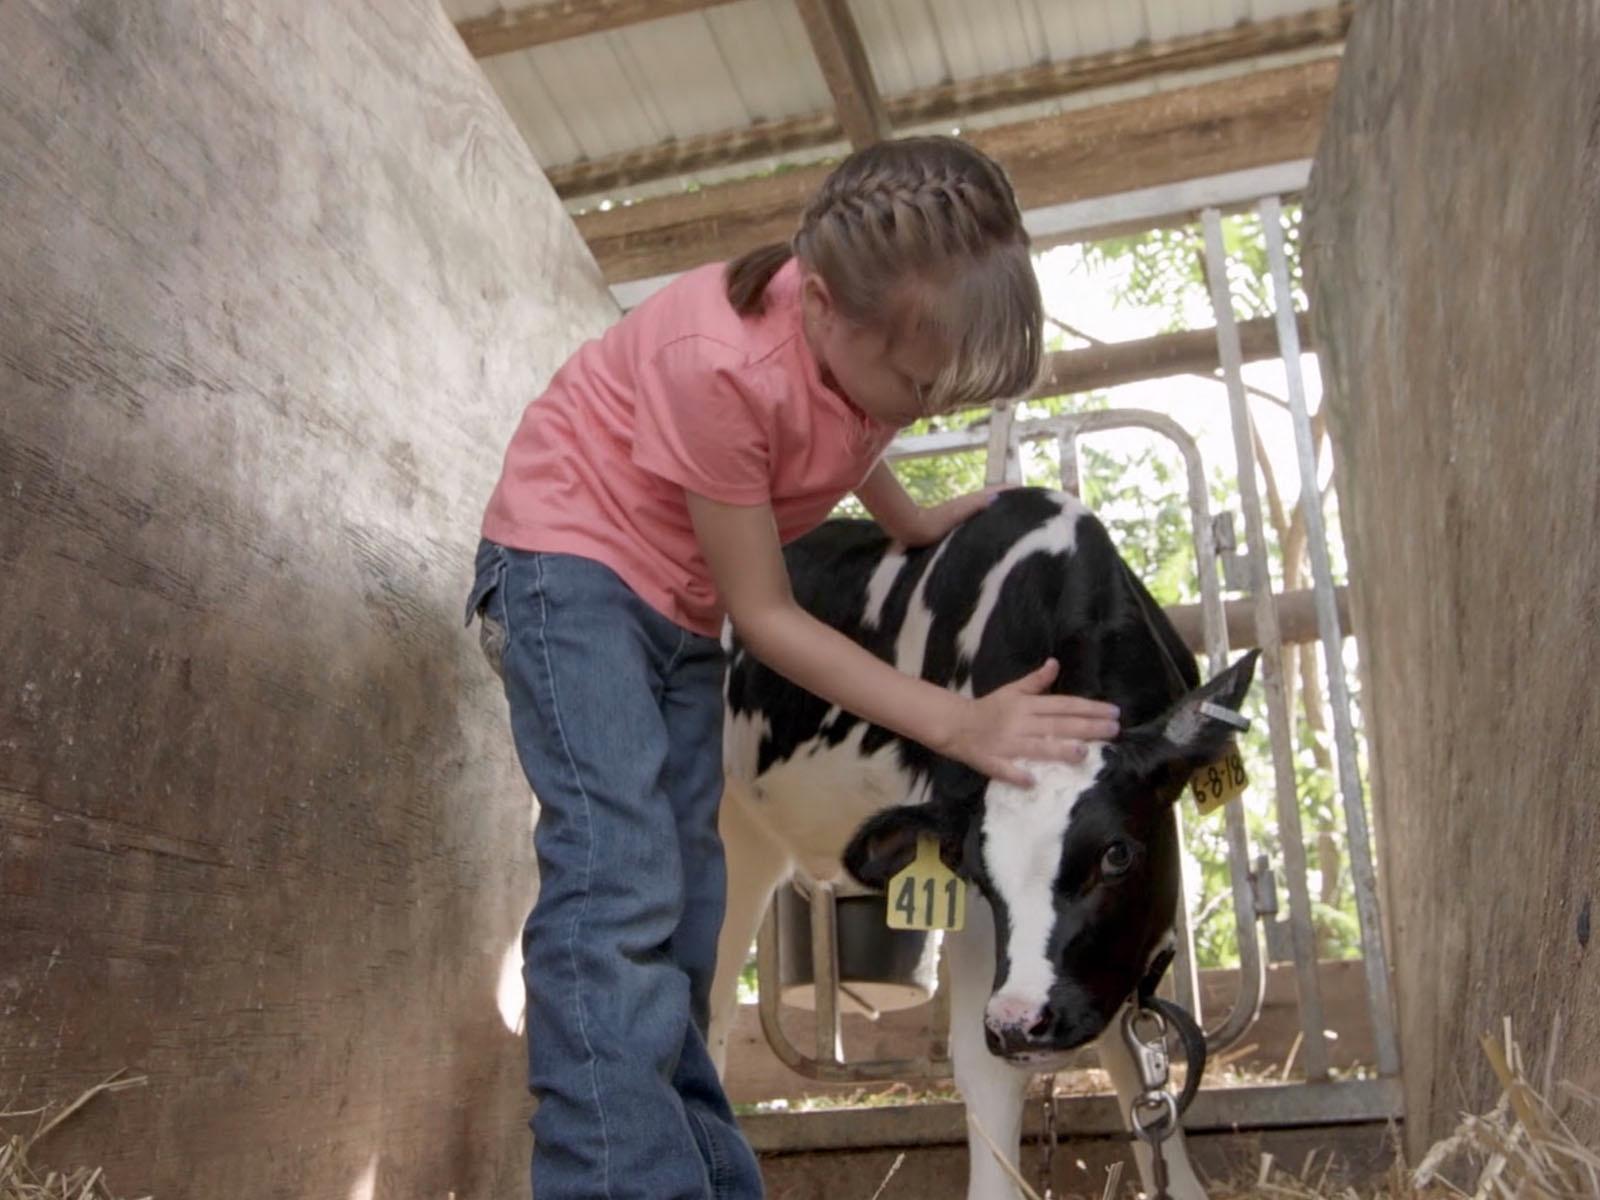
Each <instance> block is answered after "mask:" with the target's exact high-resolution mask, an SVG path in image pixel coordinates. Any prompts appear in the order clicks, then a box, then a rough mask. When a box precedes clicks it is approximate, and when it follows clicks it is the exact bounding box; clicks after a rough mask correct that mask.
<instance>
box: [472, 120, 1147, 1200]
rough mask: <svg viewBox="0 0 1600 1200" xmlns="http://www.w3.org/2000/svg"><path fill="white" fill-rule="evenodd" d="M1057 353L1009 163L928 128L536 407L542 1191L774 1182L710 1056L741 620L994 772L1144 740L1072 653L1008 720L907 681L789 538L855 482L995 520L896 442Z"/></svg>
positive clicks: (516, 642) (746, 1191) (669, 290)
mask: <svg viewBox="0 0 1600 1200" xmlns="http://www.w3.org/2000/svg"><path fill="white" fill-rule="evenodd" d="M1041 340H1042V311H1041V305H1040V300H1039V289H1038V284H1037V281H1036V280H1035V278H1034V274H1033V267H1032V263H1031V262H1030V260H1029V256H1028V237H1027V234H1026V233H1025V232H1024V230H1023V227H1022V221H1021V216H1020V214H1019V213H1018V211H1017V204H1016V200H1015V198H1014V196H1013V195H1012V192H1011V187H1010V184H1009V183H1008V182H1007V180H1006V178H1005V176H1004V175H1003V174H1002V173H1001V171H1000V169H999V168H998V167H997V166H996V165H995V164H994V163H993V162H991V161H989V160H988V159H987V158H985V157H984V156H983V155H981V154H979V153H978V152H977V151H975V150H973V149H972V148H971V147H969V146H967V145H965V144H964V143H962V142H959V141H956V140H954V139H950V138H910V139H905V140H901V141H892V142H885V143H882V144H880V145H876V146H872V147H870V148H868V149H865V150H861V151H858V152H857V153H855V154H853V155H851V156H850V157H849V158H848V159H846V160H845V161H844V162H843V163H842V164H841V165H840V166H839V167H838V168H837V169H836V170H835V171H834V172H833V173H832V174H831V175H830V176H829V177H828V179H827V180H826V182H825V183H824V184H823V186H822V189H821V191H820V192H819V193H818V194H817V196H816V198H815V199H814V200H813V201H812V202H811V204H810V206H809V207H808V208H807V209H806V211H805V214H804V216H803V217H802V219H801V223H800V228H799V231H798V232H797V233H796V234H795V236H794V239H793V241H792V243H791V244H790V245H787V246H771V247H767V248H765V249H761V250H756V251H753V252H752V253H750V254H747V255H745V256H744V257H743V258H741V259H739V260H738V261H737V262H734V263H732V264H731V265H728V266H727V267H726V268H724V267H723V266H720V265H714V266H709V267H705V268H702V269H700V270H696V271H691V272H689V273H688V274H686V275H684V276H683V277H681V278H680V279H678V280H677V281H675V282H674V283H672V284H670V285H669V286H668V287H666V288H664V289H663V290H662V291H660V292H658V293H657V294H656V295H654V296H652V297H651V298H650V299H649V300H647V301H646V302H645V303H643V304H642V305H640V306H639V307H638V308H636V309H634V310H633V311H632V312H630V313H629V314H628V315H627V316H625V317H624V318H623V319H622V320H621V321H620V322H619V323H618V324H617V325H616V326H615V327H613V328H612V329H611V330H610V331H609V332H607V333H606V334H605V335H604V336H603V337H601V338H600V339H599V340H597V341H593V342H590V343H588V344H586V345H584V346H583V347H581V348H580V349H579V350H578V352H577V353H576V354H575V355H573V357H572V359H571V360H570V361H569V362H567V364H566V365H565V366H563V367H562V368H561V370H560V371H559V372H558V373H557V374H556V376H555V378H554V380H553V381H552V382H551V384H550V387H549V389H548V391H547V392H546V393H545V394H544V395H543V396H542V397H540V398H539V399H538V400H536V401H535V402H534V403H532V404H530V405H529V406H528V408H527V411H526V412H525V413H524V415H523V418H522V422H521V425H520V427H519V428H518V429H517V432H516V434H515V436H514V437H513V439H512V441H511V445H510V448H509V449H508V450H507V452H506V457H505V465H504V470H503V473H502V475H501V477H500V482H499V485H498V486H497V487H496V489H495V491H494V494H493V496H492V498H491V499H490V501H489V506H488V511H487V513H486V515H485V517H484V521H483V537H484V541H483V543H482V545H481V547H480V549H479V552H478V561H477V581H476V584H475V586H474V587H473V590H472V593H471V597H470V599H469V601H468V606H467V616H468V620H469V621H470V620H471V618H472V616H473V615H474V614H477V613H480V612H481V613H482V614H483V616H484V618H485V630H486V631H492V632H493V633H494V634H495V635H496V636H495V637H494V639H493V641H492V642H491V641H490V640H488V639H486V643H485V644H486V647H491V652H492V654H493V655H495V656H497V657H498V659H499V662H498V665H499V666H500V668H501V672H502V674H503V676H504V680H505V689H506V697H507V700H508V701H509V704H510V709H511V726H512V733H513V736H514V738H515V740H516V746H517V753H518V755H519V757H520V759H521V761H522V766H523V769H524V770H525V771H526V772H527V776H528V780H529V782H530V783H531V784H532V786H533V789H534V792H535V794H536V795H537V796H538V799H539V818H538V825H537V829H536V832H535V834H534V844H535V849H536V852H537V856H538V861H539V884H540V886H539V898H538V902H537V903H536V904H535V906H534V909H533V913H532V915H531V916H530V917H529V918H528V922H527V926H526V928H525V929H524V932H523V956H524V962H525V964H526V966H525V981H526V984H527V991H528V1018H527V1028H528V1058H529V1082H530V1087H531V1089H532V1091H533V1092H534V1094H535V1095H536V1096H537V1097H538V1109H537V1112H536V1114H535V1116H534V1118H533V1130H534V1149H533V1187H534V1194H535V1196H536V1197H537V1198H538V1200H567V1198H569V1197H573V1198H576V1197H582V1198H584V1200H591V1198H593V1197H619V1198H620V1197H646V1198H648V1200H676V1198H679V1197H685V1198H687V1197H693V1198H695V1200H702V1198H705V1197H716V1198H719V1200H720V1198H723V1197H737V1198H740V1200H744V1198H749V1197H759V1196H760V1195H761V1194H762V1188H761V1178H760V1174H759V1171H758V1169H757V1166H756V1162H755V1158H754V1156H753V1155H752V1153H751V1151H750V1148H749V1146H748V1145H747V1144H746V1142H745V1141H744V1139H743V1137H742V1136H741V1135H740V1133H739V1129H738V1126H737V1124H736V1123H735V1120H734V1117H733V1114H732V1112H731V1111H730V1109H729V1106H728V1102H727V1099H726V1097H725V1096H724V1095H723V1091H722V1087H721V1085H720V1083H719V1082H718V1080H717V1077H716V1073H715V1071H714V1070H713V1069H712V1066H711V1063H710V1060H709V1058H708V1057H707V1053H706V1048H705V1033H706V1023H707V1009H708V996H709V992H710V987H711V978H712V972H713V969H714V967H715V952H716V944H717V933H718V930H719V927H720V925H721V922H722V913H723V903H724V887H725V871H724V863H723V857H722V846H721V842H720V841H719V839H718V836H717V806H718V803H719V801H720V799H721V794H722V750H721V742H722V679H723V653H722V649H721V646H720V643H719V638H720V634H721V626H722V621H723V618H724V615H726V616H727V617H728V618H730V619H731V620H732V622H733V625H734V627H735V629H737V630H738V633H739V635H740V637H741V638H743V640H744V642H745V644H746V645H747V646H748V647H749V648H750V651H751V652H752V653H753V654H755V655H756V656H757V657H759V658H760V659H762V660H763V661H764V662H766V663H767V664H768V665H770V666H771V667H772V668H773V669H775V670H777V671H779V672H781V673H782V674H784V675H786V676H788V677H789V678H790V679H792V680H794V681H795V682H796V683H798V684H800V685H801V686H803V687H805V688H808V689H810V690H811V691H813V692H815V693H816V694H818V695H819V696H822V697H823V698H825V699H827V700H829V701H830V702H832V703H835V704H838V705H839V706H840V707H841V708H844V709H847V710H849V711H851V712H853V713H855V714H857V715H858V716H860V717H862V718H864V719H866V720H868V721H872V722H876V723H877V724H879V725H882V726H885V727H887V728H889V729H892V730H894V731H896V732H898V733H901V734H904V735H905V736H906V737H909V738H913V739H915V740H916V741H919V742H921V743H923V744H924V745H927V746H929V747H931V748H933V749H936V750H938V751H940V752H941V753H943V754H946V755H948V756H950V757H952V758H956V759H960V760H961V761H963V762H966V763H968V764H970V765H971V766H973V767H975V768H977V769H978V770H981V771H984V772H986V773H988V774H990V775H992V776H996V777H1000V778H1004V779H1008V780H1011V781H1013V782H1019V783H1023V784H1026V783H1027V782H1029V780H1028V776H1027V774H1026V772H1025V771H1024V770H1022V768H1021V767H1019V766H1018V765H1017V760H1019V759H1049V758H1057V759H1068V760H1073V759H1077V758H1081V757H1082V754H1083V747H1082V745H1081V740H1083V739H1089V738H1106V737H1110V736H1113V735H1114V733H1115V731H1116V724H1115V720H1114V718H1115V715H1116V711H1115V709H1113V708H1111V707H1110V706H1108V705H1103V704H1096V703H1092V702H1089V701H1086V700H1079V699H1076V698H1074V697H1069V696H1052V695H1048V694H1047V689H1048V688H1049V685H1050V683H1051V682H1052V680H1053V679H1054V678H1055V674H1056V670H1057V667H1056V664H1055V663H1054V661H1050V662H1046V663H1044V664H1042V665H1041V666H1040V667H1039V668H1038V669H1037V670H1035V671H1034V672H1033V673H1031V674H1030V675H1028V676H1026V677H1024V678H1023V679H1020V680H1018V681H1016V682H1015V683H1013V684H1012V685H1010V686H1009V687H1006V688H1002V689H1000V690H998V691H995V692H992V693H990V694H988V695H986V696H984V697H982V698H981V699H976V700H974V699H968V698H963V697H959V696H957V695H955V694H954V693H952V692H950V691H948V690H946V689H943V688H940V687H936V686H934V685H932V684H929V683H925V682H923V681H922V680H919V679H915V678H912V677H910V676H908V675H903V674H901V673H900V672H898V671H896V670H895V669H894V668H893V667H891V666H889V665H888V664H886V663H884V662H882V661H880V660H879V659H877V658H875V657H873V656H872V655H871V654H869V653H868V652H867V651H865V650H863V649H861V648H860V647H858V646H856V645H855V644H854V643H853V642H851V641H849V640H848V639H847V638H845V637H844V636H842V635H841V634H839V633H837V632H835V631H834V630H832V629H830V628H828V627H827V626H825V625H823V624H822V623H821V622H819V621H817V620H816V619H815V618H813V617H811V616H809V615H808V614H807V613H806V612H804V611H803V610H802V609H801V608H800V607H799V606H798V605H797V604H796V603H795V601H794V599H793V597H792V596H791V594H790V591H789V582H788V576H787V574H786V572H785V570H784V564H783V557H782V554H781V551H780V547H781V545H782V544H783V543H784V542H787V541H789V540H791V539H793V538H796V537H799V536H800V535H801V534H802V533H805V532H806V531H807V530H809V529H811V528H813V527H814V526H816V525H817V524H818V523H820V522H821V521H822V520H823V519H824V518H825V517H826V516H827V515H828V513H829V511H830V510H831V509H832V508H833V507H834V505H835V503H836V502H837V501H838V500H840V499H841V498H842V497H843V496H845V495H846V494H847V493H849V492H851V491H854V492H855V494H856V495H857V496H858V497H859V498H860V500H861V502H862V504H863V505H865V507H866V508H867V510H868V511H869V512H870V513H871V514H872V515H873V516H874V517H875V518H876V519H877V520H878V522H879V523H880V524H881V525H882V526H883V527H884V528H885V530H886V531H887V532H888V533H889V534H890V535H891V536H893V537H895V538H897V539H899V540H900V541H902V542H905V543H908V544H911V545H918V544H923V543H926V542H930V541H933V540H935V539H936V538H938V537H940V536H941V535H943V534H944V533H945V532H946V531H947V530H949V529H950V528H951V527H953V526H954V525H955V524H956V523H958V522H959V521H961V520H962V519H963V518H964V517H966V516H968V515H969V514H971V513H972V512H974V511H976V510H977V509H978V508H979V507H981V506H982V505H983V504H984V503H985V502H986V500H987V496H986V495H983V494H979V495H974V496H967V497H964V498H962V499H959V500H954V501H951V502H950V503H948V504H943V505H940V506H939V507H937V508H931V509H923V508H920V507H918V506H917V505H916V504H915V503H914V502H913V501H912V500H911V498H910V497H909V496H908V495H907V494H906V493H905V491H904V490H903V489H902V488H901V487H900V485H899V484H898V483H897V482H896V480H895V477H894V475H893V474H892V473H891V471H890V469H889V467H888V465H887V464H886V463H885V462H883V461H882V457H881V456H882V454H883V451H884V449H885V447H887V446H888V444H889V441H890V439H891V438H892V437H893V436H894V434H895V431H896V430H898V429H900V428H902V427H903V426H905V425H907V424H909V423H910V422H911V421H913V420H915V419H916V418H918V417H922V416H926V415H928V414H930V413H937V412H943V411H947V410H950V409H953V408H956V407H959V406H965V405H972V404H977V403H982V402H985V401H988V400H991V399H994V398H996V397H1009V396H1015V395H1019V394H1021V393H1024V392H1026V391H1027V390H1028V388H1029V387H1030V386H1031V385H1032V384H1033V382H1034V380H1035V377H1036V376H1037V374H1038V371H1039V366H1040V355H1041ZM501 635H503V636H501Z"/></svg>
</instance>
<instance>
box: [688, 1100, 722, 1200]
mask: <svg viewBox="0 0 1600 1200" xmlns="http://www.w3.org/2000/svg"><path fill="white" fill-rule="evenodd" d="M683 1111H684V1115H685V1116H687V1117H688V1118H689V1119H690V1120H691V1121H693V1122H694V1123H695V1124H696V1125H698V1126H700V1136H701V1137H703V1138H705V1140H706V1157H707V1158H708V1159H709V1160H710V1161H709V1162H707V1163H706V1177H707V1179H708V1180H709V1181H710V1183H711V1195H712V1196H713V1197H714V1200H722V1197H723V1196H725V1195H726V1194H727V1191H728V1164H727V1162H726V1160H725V1159H724V1157H723V1154H722V1147H721V1146H720V1145H718V1142H717V1136H718V1131H716V1130H714V1129H713V1128H712V1127H711V1124H710V1123H709V1122H708V1121H707V1120H706V1119H705V1117H704V1115H702V1114H701V1113H700V1112H699V1111H698V1110H697V1109H696V1108H694V1107H693V1106H691V1105H687V1104H686V1105H684V1110H683Z"/></svg>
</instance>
